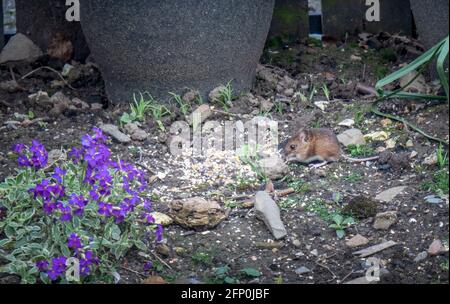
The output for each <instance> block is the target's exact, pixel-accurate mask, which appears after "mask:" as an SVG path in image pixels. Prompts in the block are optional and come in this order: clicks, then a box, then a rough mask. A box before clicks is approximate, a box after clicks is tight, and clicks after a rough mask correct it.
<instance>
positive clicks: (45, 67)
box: [20, 66, 77, 91]
mask: <svg viewBox="0 0 450 304" xmlns="http://www.w3.org/2000/svg"><path fill="white" fill-rule="evenodd" d="M42 69H44V70H49V71H52V72H53V73H56V74H57V75H58V76H59V78H61V80H62V81H63V82H64V83H65V85H66V86H68V87H69V88H70V89H72V90H74V91H76V90H77V89H75V88H74V87H72V86H71V85H70V84H69V83H68V82H67V80H65V79H64V77H63V76H62V75H61V73H59V72H58V71H57V70H55V69H53V68H51V67H49V66H42V67H39V68H37V69H35V70H33V71H31V72H30V73H28V74H26V75H25V76H22V78H20V79H22V80H23V79H25V78H27V77H30V76H31V75H33V74H34V73H36V72H38V71H40V70H42Z"/></svg>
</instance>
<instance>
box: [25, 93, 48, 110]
mask: <svg viewBox="0 0 450 304" xmlns="http://www.w3.org/2000/svg"><path fill="white" fill-rule="evenodd" d="M28 100H29V101H30V103H31V104H33V105H38V106H41V107H44V108H47V109H51V108H52V107H53V103H52V101H51V100H50V97H49V96H48V93H47V92H44V91H39V92H37V93H35V94H31V95H29V96H28Z"/></svg>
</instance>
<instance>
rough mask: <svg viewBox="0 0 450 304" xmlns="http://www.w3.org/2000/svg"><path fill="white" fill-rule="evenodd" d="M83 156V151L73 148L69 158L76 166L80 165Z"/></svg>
mask: <svg viewBox="0 0 450 304" xmlns="http://www.w3.org/2000/svg"><path fill="white" fill-rule="evenodd" d="M83 156H84V150H83V149H78V148H75V147H73V148H72V150H71V151H70V152H69V157H70V158H71V159H72V162H73V163H74V164H78V163H79V162H80V160H81V159H82V158H83Z"/></svg>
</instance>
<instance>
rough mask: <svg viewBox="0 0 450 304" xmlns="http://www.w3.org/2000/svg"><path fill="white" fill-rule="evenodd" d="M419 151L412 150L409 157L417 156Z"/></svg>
mask: <svg viewBox="0 0 450 304" xmlns="http://www.w3.org/2000/svg"><path fill="white" fill-rule="evenodd" d="M417 155H419V153H418V152H417V151H412V152H411V154H409V158H411V159H413V158H415V157H416V156H417Z"/></svg>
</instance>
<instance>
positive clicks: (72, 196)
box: [14, 128, 163, 280]
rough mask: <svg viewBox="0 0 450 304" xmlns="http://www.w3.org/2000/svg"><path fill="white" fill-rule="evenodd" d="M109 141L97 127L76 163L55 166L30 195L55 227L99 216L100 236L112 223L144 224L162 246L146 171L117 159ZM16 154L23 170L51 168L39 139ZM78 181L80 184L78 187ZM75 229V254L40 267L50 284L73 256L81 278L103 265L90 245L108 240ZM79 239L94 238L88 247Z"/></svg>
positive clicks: (75, 153) (70, 239)
mask: <svg viewBox="0 0 450 304" xmlns="http://www.w3.org/2000/svg"><path fill="white" fill-rule="evenodd" d="M106 142H107V138H106V136H105V135H104V134H103V133H102V131H101V130H100V129H98V128H94V129H93V132H92V134H87V135H85V136H83V137H82V141H81V147H74V148H72V150H71V151H70V153H69V156H70V158H71V160H72V163H73V164H74V165H72V166H70V165H69V164H67V163H66V164H62V165H61V166H60V167H56V168H54V170H53V172H51V173H50V174H49V175H46V176H47V177H46V178H45V179H43V180H40V181H39V182H38V183H36V185H35V186H34V187H32V188H31V189H29V193H30V194H31V195H32V197H33V199H35V200H36V201H38V202H39V203H40V205H41V206H42V210H43V213H44V214H45V215H46V216H48V217H50V218H51V219H52V220H51V222H52V223H54V224H58V223H66V222H72V223H73V221H74V220H75V218H79V220H77V222H78V223H79V222H80V221H83V219H84V218H85V217H89V218H91V217H94V218H99V219H100V223H101V226H100V227H97V230H96V231H97V232H100V231H101V229H102V228H104V227H102V226H103V225H104V226H106V227H107V226H109V225H110V224H115V225H119V224H121V223H124V222H126V221H128V222H134V221H136V220H139V221H140V222H143V223H145V224H147V225H151V226H152V227H155V228H156V229H155V235H156V241H158V242H160V241H161V240H162V233H163V228H162V226H161V225H155V220H154V218H153V217H152V215H151V212H152V205H151V202H150V201H149V200H148V199H146V198H144V197H142V196H141V193H142V192H143V191H144V190H145V188H146V187H147V181H146V178H145V173H144V172H143V171H142V170H140V169H138V168H136V167H135V166H134V165H132V164H129V163H127V162H125V161H123V160H118V161H113V160H112V158H111V151H110V149H109V148H108V146H107V145H106ZM14 151H15V152H16V153H17V154H19V157H18V162H19V165H20V166H26V167H33V168H35V169H36V170H39V169H42V168H44V167H45V166H46V165H47V155H48V154H47V152H46V150H45V148H44V146H42V145H41V144H40V143H39V142H37V141H33V144H32V146H31V147H30V148H28V147H26V146H25V145H22V144H17V145H16V146H14ZM74 180H76V181H77V183H75V184H74ZM62 227H67V226H64V225H63V226H62ZM69 227H70V226H69ZM73 227H75V226H73ZM89 227H92V226H89ZM75 229H78V230H75V231H73V233H71V234H70V235H68V236H67V244H66V245H67V247H68V248H69V249H70V250H72V253H71V256H59V257H56V258H53V259H50V260H48V261H46V260H40V261H39V262H37V263H36V267H37V268H38V270H39V271H40V272H45V273H46V274H47V276H48V278H49V279H50V280H57V279H59V278H60V277H62V274H63V273H64V271H65V270H66V261H67V259H68V258H71V257H75V258H77V259H78V261H79V263H80V274H81V275H82V276H88V275H89V274H90V273H91V272H92V269H91V268H92V266H93V265H99V263H100V260H99V259H98V258H97V257H96V255H98V250H101V248H100V249H99V248H97V247H95V246H94V247H92V246H91V245H90V244H92V240H93V239H94V238H96V237H97V244H98V243H100V244H101V242H99V241H98V240H99V239H101V240H102V241H103V238H104V236H101V235H93V234H92V231H89V232H86V230H84V231H83V230H80V228H79V226H78V228H75ZM89 229H90V228H89ZM80 235H81V236H85V235H92V237H90V238H89V242H87V243H86V244H83V241H82V239H84V237H80ZM94 248H95V249H94ZM102 257H103V255H102Z"/></svg>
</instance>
